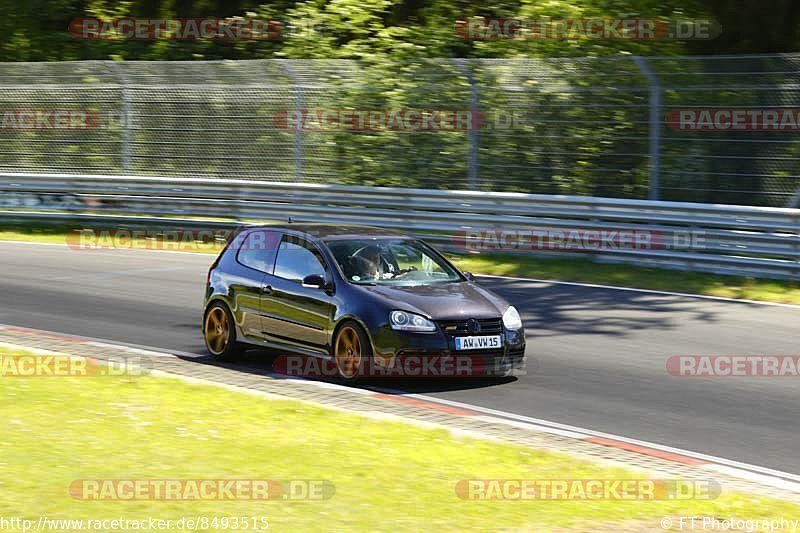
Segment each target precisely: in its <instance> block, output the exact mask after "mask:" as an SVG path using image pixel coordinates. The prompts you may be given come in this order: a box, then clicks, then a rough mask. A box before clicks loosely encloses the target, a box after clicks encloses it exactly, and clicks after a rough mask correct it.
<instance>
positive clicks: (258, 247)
mask: <svg viewBox="0 0 800 533" xmlns="http://www.w3.org/2000/svg"><path fill="white" fill-rule="evenodd" d="M280 238H281V235H280V233H276V232H274V231H261V230H256V231H251V232H250V233H248V234H247V237H245V240H244V242H242V245H241V246H240V247H239V252H238V255H237V256H236V260H237V261H239V263H241V264H243V265H244V266H246V267H250V268H254V269H256V270H258V271H261V272H266V273H267V274H272V265H273V264H275V252H276V250H277V248H278V242H279V241H280Z"/></svg>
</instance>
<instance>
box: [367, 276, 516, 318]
mask: <svg viewBox="0 0 800 533" xmlns="http://www.w3.org/2000/svg"><path fill="white" fill-rule="evenodd" d="M361 288H363V289H364V290H365V291H367V292H369V293H370V294H372V295H373V296H379V297H380V298H381V299H382V300H383V301H384V303H388V304H389V305H390V306H391V307H392V308H393V309H400V310H402V311H411V312H416V313H420V314H423V315H426V316H429V317H431V318H433V319H434V320H451V319H459V318H497V317H500V316H502V315H503V313H505V311H506V309H508V305H509V304H508V302H506V301H505V300H503V299H502V298H500V297H499V296H497V295H496V294H494V293H493V292H491V291H489V290H487V289H484V288H483V287H481V286H479V285H478V284H476V283H473V282H471V281H465V282H460V283H435V284H431V285H416V286H406V287H404V286H394V287H389V286H386V285H374V286H362V287H361Z"/></svg>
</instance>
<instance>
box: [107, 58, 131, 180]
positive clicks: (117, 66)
mask: <svg viewBox="0 0 800 533" xmlns="http://www.w3.org/2000/svg"><path fill="white" fill-rule="evenodd" d="M111 64H112V65H113V69H114V70H115V71H116V73H117V78H118V79H119V84H120V87H121V92H122V114H121V116H120V118H121V120H122V124H121V126H122V150H121V153H120V161H121V164H122V174H123V175H125V176H127V175H129V174H131V161H132V159H133V146H132V143H131V126H132V125H133V124H131V122H132V121H133V113H131V95H130V87H129V86H128V77H127V76H126V75H125V67H123V66H122V64H121V62H119V61H112V62H111Z"/></svg>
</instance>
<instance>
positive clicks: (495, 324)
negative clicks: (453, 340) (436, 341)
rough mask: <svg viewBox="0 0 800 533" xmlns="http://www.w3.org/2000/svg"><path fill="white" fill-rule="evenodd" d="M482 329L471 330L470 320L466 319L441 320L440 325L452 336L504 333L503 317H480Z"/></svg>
mask: <svg viewBox="0 0 800 533" xmlns="http://www.w3.org/2000/svg"><path fill="white" fill-rule="evenodd" d="M477 321H478V324H479V325H480V331H476V332H474V333H473V332H470V331H469V326H468V322H469V319H465V320H440V321H439V322H438V324H439V327H441V328H442V330H444V332H445V333H447V334H448V335H450V336H451V337H460V336H464V335H497V334H500V333H503V319H502V318H478V319H477Z"/></svg>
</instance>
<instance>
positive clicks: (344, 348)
mask: <svg viewBox="0 0 800 533" xmlns="http://www.w3.org/2000/svg"><path fill="white" fill-rule="evenodd" d="M334 358H335V359H336V366H337V367H338V368H339V373H341V374H342V376H343V377H345V378H347V379H353V378H354V377H356V376H357V375H358V370H359V367H360V366H361V341H359V340H358V333H357V332H356V330H354V329H353V328H351V327H350V326H345V327H344V328H342V331H340V332H339V336H338V338H337V339H336V352H335V355H334Z"/></svg>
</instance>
